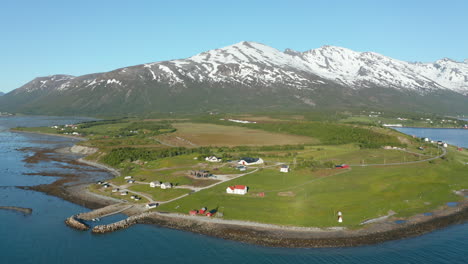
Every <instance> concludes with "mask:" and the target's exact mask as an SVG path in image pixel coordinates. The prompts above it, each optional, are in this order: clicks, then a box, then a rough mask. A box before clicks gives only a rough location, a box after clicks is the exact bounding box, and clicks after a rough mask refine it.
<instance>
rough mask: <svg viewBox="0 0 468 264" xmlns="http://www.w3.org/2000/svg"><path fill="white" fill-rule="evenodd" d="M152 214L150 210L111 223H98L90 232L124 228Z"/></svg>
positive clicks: (104, 231) (100, 232) (96, 232)
mask: <svg viewBox="0 0 468 264" xmlns="http://www.w3.org/2000/svg"><path fill="white" fill-rule="evenodd" d="M153 214H154V213H151V212H145V213H141V214H137V215H132V216H130V217H128V218H126V219H124V220H121V221H118V222H115V223H112V224H108V225H98V226H95V227H94V228H93V230H92V232H93V233H95V234H104V233H110V232H114V231H117V230H121V229H125V228H128V227H130V226H132V225H134V224H138V223H139V222H140V220H142V219H145V218H147V217H149V216H151V215H153Z"/></svg>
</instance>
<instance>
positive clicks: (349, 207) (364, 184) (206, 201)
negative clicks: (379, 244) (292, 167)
mask: <svg viewBox="0 0 468 264" xmlns="http://www.w3.org/2000/svg"><path fill="white" fill-rule="evenodd" d="M459 158H460V157H459V153H454V152H452V153H451V154H450V156H449V158H448V160H438V161H437V162H436V163H434V164H431V163H428V162H424V163H419V164H411V165H404V166H388V167H363V168H360V167H356V168H353V169H351V170H336V169H328V170H317V171H311V170H307V169H303V170H299V171H293V172H291V173H280V172H278V170H277V169H276V168H275V169H264V170H262V171H260V172H258V173H254V174H250V175H246V176H244V177H241V178H238V179H236V180H234V181H232V182H228V183H225V184H220V185H218V186H216V187H214V188H211V189H207V190H203V191H201V192H198V193H195V194H193V195H190V196H189V197H186V198H182V199H180V200H177V201H174V202H172V203H169V204H164V205H162V206H161V207H160V210H162V211H174V212H180V213H187V212H188V211H189V210H192V209H197V208H201V207H204V206H205V207H208V208H209V209H216V208H217V209H218V210H219V211H221V212H223V213H224V217H225V218H227V219H238V220H249V221H257V222H264V223H273V224H281V225H298V226H319V227H327V226H337V225H338V223H337V221H336V212H337V211H342V212H343V214H344V220H345V221H344V225H346V226H350V227H357V226H358V225H359V224H360V223H361V222H362V221H364V220H366V219H371V218H375V217H379V216H383V215H386V214H387V213H388V211H389V210H393V211H395V212H396V213H397V216H402V217H405V216H410V215H413V214H417V213H423V212H426V211H430V210H433V209H435V208H437V207H438V206H441V205H443V204H444V203H445V202H449V201H457V200H460V199H462V197H460V196H457V195H455V194H454V193H453V190H460V189H463V188H468V177H466V175H467V170H468V167H467V166H466V165H463V164H462V163H461V162H459V161H457V159H459ZM234 184H243V185H247V186H249V193H248V194H247V195H245V196H238V195H229V194H226V191H225V189H226V187H227V186H229V185H234ZM259 192H265V197H259V196H258V195H257V194H258V193H259Z"/></svg>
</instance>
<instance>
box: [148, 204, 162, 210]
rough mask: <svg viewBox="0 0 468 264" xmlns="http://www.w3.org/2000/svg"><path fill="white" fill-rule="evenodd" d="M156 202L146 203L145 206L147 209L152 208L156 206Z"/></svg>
mask: <svg viewBox="0 0 468 264" xmlns="http://www.w3.org/2000/svg"><path fill="white" fill-rule="evenodd" d="M158 205H159V204H158V203H149V204H146V208H147V209H153V208H156V207H158Z"/></svg>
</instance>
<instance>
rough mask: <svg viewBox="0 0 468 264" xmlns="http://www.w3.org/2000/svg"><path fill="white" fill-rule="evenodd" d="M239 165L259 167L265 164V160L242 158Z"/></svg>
mask: <svg viewBox="0 0 468 264" xmlns="http://www.w3.org/2000/svg"><path fill="white" fill-rule="evenodd" d="M238 164H239V165H245V166H249V165H258V164H263V159H261V158H241V159H240V160H239V162H238Z"/></svg>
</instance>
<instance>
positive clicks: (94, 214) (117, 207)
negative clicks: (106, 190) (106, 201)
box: [65, 203, 133, 231]
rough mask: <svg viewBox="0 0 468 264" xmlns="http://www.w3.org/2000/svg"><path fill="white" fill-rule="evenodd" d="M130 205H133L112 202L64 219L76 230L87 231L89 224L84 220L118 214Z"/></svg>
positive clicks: (130, 206)
mask: <svg viewBox="0 0 468 264" xmlns="http://www.w3.org/2000/svg"><path fill="white" fill-rule="evenodd" d="M132 207H133V205H128V204H124V203H118V204H112V205H109V206H106V207H102V208H99V209H96V210H92V211H89V212H86V213H81V214H77V215H72V216H70V217H68V218H67V219H66V220H65V224H66V225H67V226H69V227H71V228H74V229H77V230H81V231H87V230H89V229H90V226H89V225H88V224H86V223H85V221H90V220H93V219H97V218H101V217H106V216H109V215H114V214H118V213H121V212H123V211H125V210H127V209H130V208H132Z"/></svg>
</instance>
